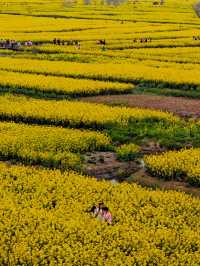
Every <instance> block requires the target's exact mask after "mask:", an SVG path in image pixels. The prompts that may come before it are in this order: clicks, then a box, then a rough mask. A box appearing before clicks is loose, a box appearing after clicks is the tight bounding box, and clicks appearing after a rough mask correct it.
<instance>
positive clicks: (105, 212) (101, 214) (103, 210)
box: [91, 202, 112, 224]
mask: <svg viewBox="0 0 200 266" xmlns="http://www.w3.org/2000/svg"><path fill="white" fill-rule="evenodd" d="M91 213H92V215H93V216H94V217H95V218H97V220H99V221H102V222H107V223H108V224H112V214H111V212H110V210H109V208H108V207H106V206H105V205H104V203H103V202H100V203H99V204H98V206H93V207H92V208H91Z"/></svg>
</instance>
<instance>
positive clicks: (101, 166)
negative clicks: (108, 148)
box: [84, 152, 141, 181]
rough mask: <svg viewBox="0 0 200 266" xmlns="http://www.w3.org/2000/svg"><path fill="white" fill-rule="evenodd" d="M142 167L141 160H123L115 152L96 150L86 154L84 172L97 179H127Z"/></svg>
mask: <svg viewBox="0 0 200 266" xmlns="http://www.w3.org/2000/svg"><path fill="white" fill-rule="evenodd" d="M139 169H141V165H140V163H139V162H136V161H131V162H121V161H118V160H117V158H116V154H115V153H113V152H94V153H87V154H86V155H85V168H84V172H85V173H86V174H87V175H91V176H95V177H96V178H97V179H101V178H102V179H109V180H111V179H116V180H118V181H123V180H125V179H126V178H127V177H128V176H130V175H131V174H133V173H135V172H137V171H138V170H139Z"/></svg>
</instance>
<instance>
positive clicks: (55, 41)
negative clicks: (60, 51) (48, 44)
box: [53, 38, 80, 47]
mask: <svg viewBox="0 0 200 266" xmlns="http://www.w3.org/2000/svg"><path fill="white" fill-rule="evenodd" d="M53 44H55V45H75V46H77V47H78V46H80V42H79V41H78V40H67V41H65V40H61V39H57V38H54V39H53Z"/></svg>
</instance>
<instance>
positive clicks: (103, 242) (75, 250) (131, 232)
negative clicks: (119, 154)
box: [0, 163, 200, 266]
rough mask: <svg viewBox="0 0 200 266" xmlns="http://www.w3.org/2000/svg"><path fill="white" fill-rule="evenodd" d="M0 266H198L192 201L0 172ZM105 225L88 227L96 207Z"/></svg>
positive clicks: (197, 207) (74, 178)
mask: <svg viewBox="0 0 200 266" xmlns="http://www.w3.org/2000/svg"><path fill="white" fill-rule="evenodd" d="M0 171H1V179H0V180H1V187H2V190H1V197H0V203H1V215H2V217H3V221H2V220H1V245H0V253H1V257H0V263H1V265H9V264H10V265H19V264H23V265H141V266H143V265H198V264H199V263H200V255H199V245H200V237H199V236H200V232H199V228H200V224H199V223H200V220H199V214H200V204H199V200H198V199H195V198H192V197H191V196H189V195H184V194H183V193H179V192H161V191H154V192H153V191H148V190H146V189H143V188H140V187H138V186H137V185H134V184H132V185H130V184H126V183H122V184H117V185H112V184H111V183H109V182H106V181H103V182H98V181H96V180H95V179H91V178H87V177H85V176H81V175H78V174H76V173H74V172H65V173H64V174H61V173H60V171H56V170H54V171H50V170H36V169H34V168H31V167H23V166H12V167H9V168H8V167H7V166H6V165H5V164H3V163H1V164H0ZM102 198H103V199H104V200H105V202H106V204H108V205H109V206H110V209H111V210H112V213H113V216H114V217H115V218H114V220H113V225H111V226H108V225H107V224H102V223H101V222H99V221H97V220H95V219H92V217H91V214H90V213H88V210H89V209H90V207H91V206H92V205H93V204H95V202H96V201H99V200H101V199H102Z"/></svg>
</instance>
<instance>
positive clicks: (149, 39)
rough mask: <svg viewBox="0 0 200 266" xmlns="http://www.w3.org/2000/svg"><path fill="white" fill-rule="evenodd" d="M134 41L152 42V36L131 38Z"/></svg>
mask: <svg viewBox="0 0 200 266" xmlns="http://www.w3.org/2000/svg"><path fill="white" fill-rule="evenodd" d="M133 42H134V43H137V42H140V43H147V42H152V38H139V39H137V38H135V39H133Z"/></svg>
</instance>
